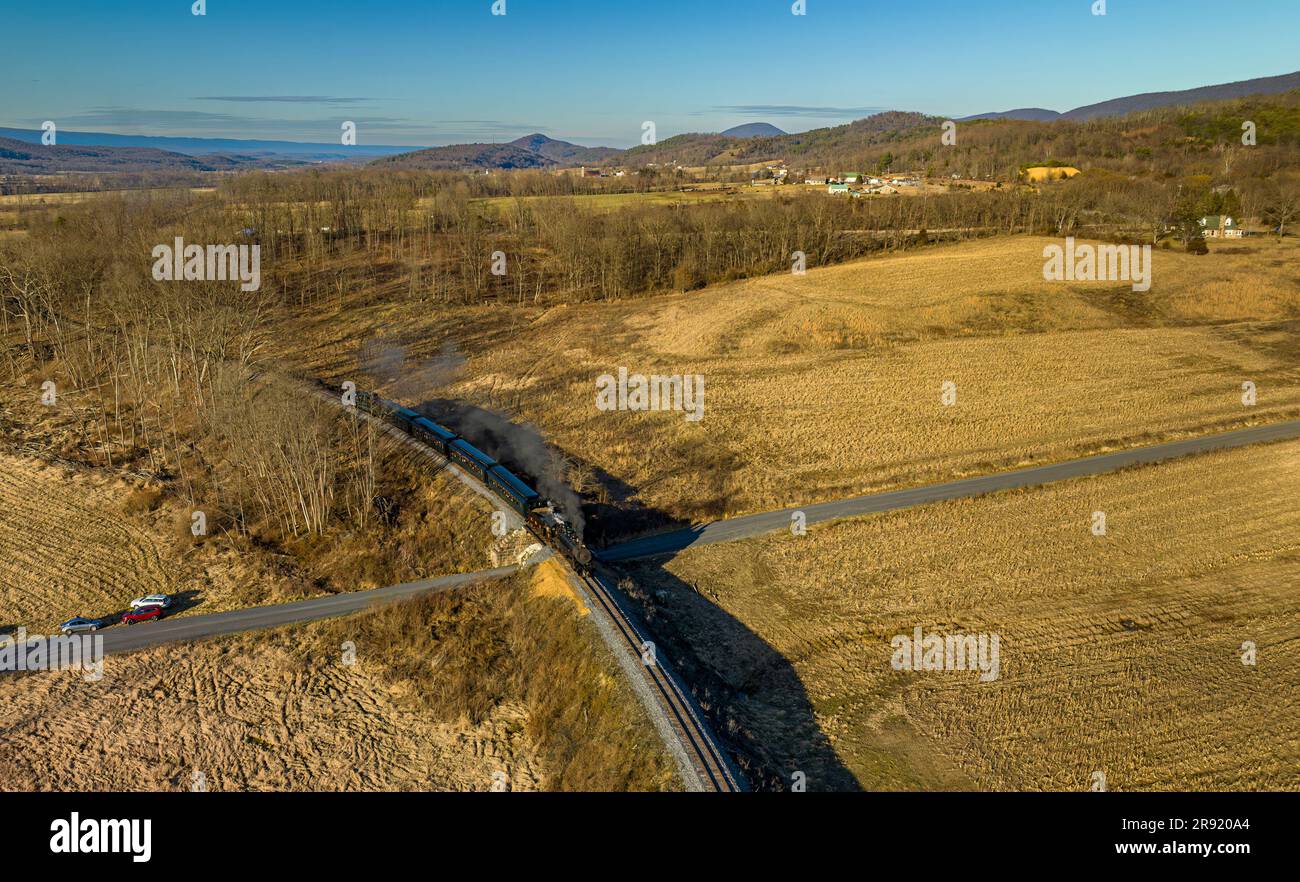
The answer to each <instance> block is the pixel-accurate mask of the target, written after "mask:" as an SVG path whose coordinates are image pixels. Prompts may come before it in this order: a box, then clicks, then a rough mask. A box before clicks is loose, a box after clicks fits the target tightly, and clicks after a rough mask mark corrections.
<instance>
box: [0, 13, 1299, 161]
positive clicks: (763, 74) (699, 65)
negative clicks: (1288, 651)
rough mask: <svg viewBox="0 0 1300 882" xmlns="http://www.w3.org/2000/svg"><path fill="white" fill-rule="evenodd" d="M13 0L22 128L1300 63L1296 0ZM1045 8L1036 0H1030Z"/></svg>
mask: <svg viewBox="0 0 1300 882" xmlns="http://www.w3.org/2000/svg"><path fill="white" fill-rule="evenodd" d="M192 2H193V0H73V2H52V0H38V2H31V0H0V22H3V23H4V26H5V27H4V30H5V40H4V42H5V49H4V52H3V53H0V83H3V84H4V85H3V88H2V89H0V126H15V127H23V128H36V127H39V125H40V123H41V122H42V121H43V120H47V119H50V120H54V121H55V122H56V123H58V125H59V127H60V128H62V129H66V130H78V131H107V132H116V133H122V134H149V135H192V136H200V137H229V138H278V139H289V140H309V141H327V142H336V141H337V140H338V133H339V127H340V124H341V121H343V120H353V121H355V122H356V123H357V127H358V141H359V142H360V143H370V144H400V145H435V144H448V143H461V142H467V141H508V140H511V139H513V138H516V137H518V136H520V135H524V134H528V133H530V132H534V131H540V132H543V133H545V134H548V135H550V136H552V137H557V138H563V139H567V140H573V141H576V142H579V143H584V144H608V145H611V146H617V147H623V146H628V145H630V144H633V143H636V142H637V141H638V140H639V138H640V134H641V123H642V121H644V120H653V121H654V122H655V124H656V127H657V134H658V137H659V138H660V139H661V140H662V139H663V138H666V137H669V136H670V135H673V134H677V133H680V132H687V131H718V130H721V129H723V128H726V127H729V126H732V125H736V124H738V123H743V122H754V121H759V120H762V121H767V122H771V123H773V124H774V125H777V126H779V127H781V128H783V129H785V130H787V131H802V130H804V129H809V128H816V127H818V126H823V125H832V124H836V123H841V122H846V121H848V120H851V119H857V118H860V117H862V116H866V115H868V114H870V113H872V112H875V111H877V110H881V109H898V110H918V111H923V112H926V113H935V114H942V115H945V116H962V115H968V114H973V113H979V112H983V111H991V110H1007V109H1010V108H1013V107H1026V106H1037V107H1048V108H1052V109H1054V110H1062V111H1063V110H1068V109H1070V108H1072V107H1076V106H1079V105H1082V104H1090V103H1092V102H1095V101H1101V100H1105V99H1108V98H1115V97H1119V96H1121V95H1128V94H1133V93H1136V92H1147V91H1162V90H1167V89H1184V88H1191V87H1193V86H1201V85H1208V84H1211V83H1219V82H1229V81H1232V80H1240V79H1249V78H1253V77H1259V76H1271V75H1276V74H1282V73H1290V72H1292V71H1294V70H1296V69H1300V52H1297V51H1296V40H1297V35H1300V2H1297V0H1217V2H1211V0H1107V4H1106V5H1107V14H1106V15H1105V16H1104V17H1098V16H1093V15H1092V14H1091V10H1090V7H1091V5H1092V0H960V2H957V0H894V2H876V0H806V8H807V14H806V15H803V16H795V15H792V14H791V0H743V2H742V0H687V2H682V0H587V2H577V0H505V2H506V15H504V16H494V15H492V14H491V7H492V2H491V0H418V2H417V0H368V2H356V0H350V2H349V0H207V15H205V16H202V17H198V16H194V15H192V14H191V9H190V6H191V3H192ZM1026 10H1029V11H1026Z"/></svg>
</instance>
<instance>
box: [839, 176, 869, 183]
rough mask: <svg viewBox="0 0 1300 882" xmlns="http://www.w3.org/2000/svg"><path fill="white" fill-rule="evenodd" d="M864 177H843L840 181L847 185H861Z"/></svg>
mask: <svg viewBox="0 0 1300 882" xmlns="http://www.w3.org/2000/svg"><path fill="white" fill-rule="evenodd" d="M863 177H864V176H863V175H858V174H852V175H841V176H840V180H842V181H843V182H844V183H846V184H861V183H862V180H863Z"/></svg>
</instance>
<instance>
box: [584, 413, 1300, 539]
mask: <svg viewBox="0 0 1300 882" xmlns="http://www.w3.org/2000/svg"><path fill="white" fill-rule="evenodd" d="M1292 438H1300V420H1292V421H1290V422H1285V423H1271V424H1268V425H1263V426H1253V427H1251V428H1249V429H1237V430H1235V431H1232V432H1223V433H1220V434H1217V435H1202V436H1200V437H1196V438H1185V439H1183V440H1181V441H1168V442H1165V443H1163V444H1153V445H1150V446H1148V447H1135V448H1133V449H1130V450H1117V451H1115V452H1113V453H1103V454H1099V455H1097V456H1089V457H1087V458H1085V459H1073V460H1068V461H1066V462H1058V463H1053V464H1051V465H1042V466H1033V467H1031V468H1024V469H1016V470H1015V471H1009V472H998V473H996V474H992V475H982V476H980V477H978V478H964V479H962V480H960V481H949V482H947V483H944V484H929V485H927V486H924V487H912V488H909V489H906V490H892V491H890V492H888V493H873V494H870V495H868V496H855V497H853V498H852V499H840V500H836V501H834V502H821V503H818V504H816V505H806V506H803V507H802V508H784V509H781V510H780V511H771V512H764V513H762V514H755V515H747V516H745V517H739V518H730V519H728V520H725V521H714V522H713V523H711V524H702V525H700V526H696V527H687V528H686V529H682V530H674V531H672V532H668V533H659V534H657V535H654V536H645V537H643V538H640V539H633V540H632V541H630V542H624V543H622V544H619V545H614V546H611V547H610V548H606V549H605V550H603V551H601V552H598V553H597V555H596V556H597V557H598V558H600V559H601V560H604V561H610V562H613V561H621V560H634V559H636V558H641V557H656V556H658V555H664V554H675V553H677V552H679V551H682V550H683V549H686V548H689V547H691V546H692V545H711V544H713V543H716V542H733V541H735V540H737V539H748V538H750V537H752V536H759V535H761V534H763V533H771V532H775V531H777V530H788V529H790V516H791V515H792V514H793V513H794V512H796V511H802V512H803V513H804V514H805V515H806V516H807V519H808V520H807V522H808V523H809V524H815V523H818V522H819V521H829V520H834V519H836V518H847V517H853V516H856V515H864V514H872V513H874V512H880V511H890V510H892V509H897V508H909V507H911V506H914V505H924V504H926V503H929V502H941V501H943V500H946V499H959V498H961V497H966V496H980V495H982V494H984V493H993V492H996V491H998V490H1013V489H1016V488H1018V487H1032V486H1036V485H1038V484H1048V483H1051V482H1053V481H1064V480H1066V479H1068V478H1082V477H1087V476H1090V475H1100V474H1104V473H1105V472H1112V471H1115V470H1116V469H1122V468H1128V467H1129V466H1136V465H1148V464H1150V463H1155V462H1161V461H1163V460H1167V459H1175V458H1177V457H1180V456H1187V455H1189V454H1193V453H1205V452H1207V451H1211V450H1222V449H1225V448H1229V447H1241V446H1243V445H1246V444H1260V443H1263V442H1267V441H1282V440H1287V439H1292ZM1174 489H1176V488H1171V490H1174Z"/></svg>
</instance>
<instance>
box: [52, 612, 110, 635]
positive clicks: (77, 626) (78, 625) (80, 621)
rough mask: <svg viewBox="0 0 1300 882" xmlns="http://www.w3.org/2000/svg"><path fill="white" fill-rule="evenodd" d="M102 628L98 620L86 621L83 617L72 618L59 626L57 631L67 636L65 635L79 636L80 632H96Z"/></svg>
mask: <svg viewBox="0 0 1300 882" xmlns="http://www.w3.org/2000/svg"><path fill="white" fill-rule="evenodd" d="M102 627H103V623H102V622H100V620H99V619H88V618H86V617H84V616H73V617H72V618H70V619H68V620H67V621H66V622H64V623H63V624H62V625H59V630H60V631H62V632H63V634H64V635H67V634H79V633H81V632H82V631H98V630H99V629H100V628H102Z"/></svg>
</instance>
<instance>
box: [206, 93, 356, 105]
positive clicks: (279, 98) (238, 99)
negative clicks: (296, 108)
mask: <svg viewBox="0 0 1300 882" xmlns="http://www.w3.org/2000/svg"><path fill="white" fill-rule="evenodd" d="M194 100H195V101H230V102H235V103H239V104H259V103H265V104H362V103H365V102H368V101H376V100H378V99H376V98H339V97H335V96H332V95H200V96H199V97H197V98H195V99H194Z"/></svg>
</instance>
